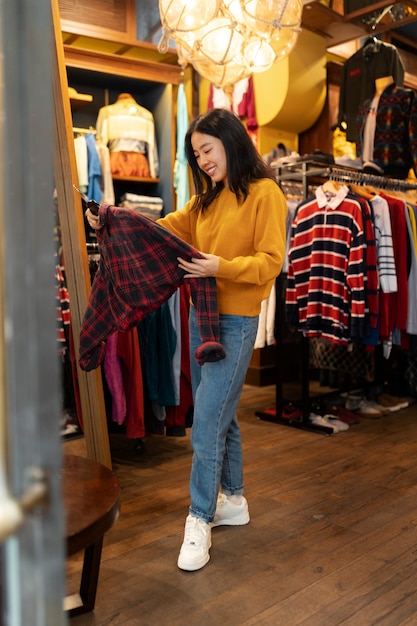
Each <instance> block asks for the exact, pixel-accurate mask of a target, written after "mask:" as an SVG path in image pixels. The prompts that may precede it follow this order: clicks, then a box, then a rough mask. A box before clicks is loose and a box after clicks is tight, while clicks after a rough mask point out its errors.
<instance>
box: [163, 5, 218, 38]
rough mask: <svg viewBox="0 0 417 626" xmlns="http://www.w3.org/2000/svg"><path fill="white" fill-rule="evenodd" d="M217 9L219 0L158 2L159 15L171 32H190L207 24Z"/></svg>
mask: <svg viewBox="0 0 417 626" xmlns="http://www.w3.org/2000/svg"><path fill="white" fill-rule="evenodd" d="M219 7H220V2H219V0H203V1H201V0H159V15H160V18H161V23H162V26H163V27H165V28H167V29H168V30H170V31H171V32H175V31H192V30H196V29H197V28H201V27H202V26H205V25H206V24H208V23H209V22H210V20H212V19H213V18H214V17H215V16H216V15H217V13H218V12H219Z"/></svg>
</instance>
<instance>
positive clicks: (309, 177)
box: [255, 161, 417, 435]
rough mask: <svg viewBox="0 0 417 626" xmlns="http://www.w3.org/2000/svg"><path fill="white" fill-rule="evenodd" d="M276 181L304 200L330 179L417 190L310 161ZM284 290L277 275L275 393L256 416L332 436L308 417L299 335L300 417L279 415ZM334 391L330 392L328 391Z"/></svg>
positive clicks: (281, 171)
mask: <svg viewBox="0 0 417 626" xmlns="http://www.w3.org/2000/svg"><path fill="white" fill-rule="evenodd" d="M276 173H277V180H278V182H284V181H290V182H299V183H300V184H301V186H302V197H303V199H306V198H307V196H308V191H309V187H310V186H311V185H317V186H318V185H321V184H323V182H325V180H334V181H336V182H341V183H346V184H349V183H352V184H356V185H369V186H372V187H376V188H378V189H381V190H386V191H400V192H401V191H402V192H406V191H411V190H417V182H416V183H412V182H408V181H405V180H399V179H394V178H388V177H385V176H378V175H376V174H368V173H364V172H361V171H359V170H354V169H352V168H348V167H345V166H341V165H330V164H329V165H323V164H320V163H317V162H314V161H296V162H293V163H288V164H283V165H280V166H278V167H277V168H276ZM285 291H286V275H285V274H281V275H280V276H279V277H278V278H277V280H276V314H275V340H276V385H275V388H276V393H275V407H274V410H272V411H271V409H267V410H264V411H256V413H255V414H256V416H257V417H259V418H260V419H261V420H264V421H268V422H274V423H276V424H283V425H285V426H290V427H293V428H298V429H303V430H310V431H314V432H317V433H321V434H324V435H332V434H333V432H334V431H333V429H332V428H327V427H326V426H320V425H318V424H313V423H312V422H311V421H310V420H309V412H310V403H311V397H310V380H309V369H310V349H309V339H308V338H307V337H304V336H303V337H302V338H301V381H300V385H301V407H302V408H301V412H302V416H301V417H296V418H294V419H288V418H287V417H283V416H282V413H283V408H284V404H285V402H286V401H285V400H284V397H283V384H284V363H283V350H282V349H283V346H284V328H285ZM331 393H332V394H334V391H333V392H331Z"/></svg>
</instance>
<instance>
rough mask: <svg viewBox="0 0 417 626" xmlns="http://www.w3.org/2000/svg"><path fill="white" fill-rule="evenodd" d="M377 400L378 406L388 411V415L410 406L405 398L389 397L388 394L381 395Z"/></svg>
mask: <svg viewBox="0 0 417 626" xmlns="http://www.w3.org/2000/svg"><path fill="white" fill-rule="evenodd" d="M377 400H378V403H379V404H381V405H382V406H384V407H386V408H387V409H389V411H390V413H393V412H394V411H399V410H400V409H406V408H407V407H408V406H409V405H410V402H409V400H407V398H400V397H397V396H391V395H390V394H388V393H383V394H381V395H380V396H378V398H377Z"/></svg>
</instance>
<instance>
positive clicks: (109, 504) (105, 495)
mask: <svg viewBox="0 0 417 626" xmlns="http://www.w3.org/2000/svg"><path fill="white" fill-rule="evenodd" d="M62 489H63V501H64V508H65V516H66V539H67V555H68V556H72V555H73V554H76V553H77V552H80V551H81V550H84V562H83V568H82V573H81V584H80V591H79V594H74V595H71V596H67V597H66V598H65V602H64V608H65V610H67V611H68V614H69V616H70V617H73V616H75V615H80V614H81V613H87V612H88V611H92V610H93V609H94V605H95V600H96V591H97V583H98V575H99V571H100V560H101V550H102V547H103V536H104V533H105V532H106V531H108V530H109V529H110V528H111V527H112V526H113V524H114V522H115V521H116V519H117V517H118V515H119V494H120V485H119V481H118V479H117V477H116V475H115V474H114V473H113V472H112V471H111V470H110V469H108V468H107V467H105V466H104V465H101V463H97V462H96V461H93V460H91V459H87V458H85V457H81V456H75V455H65V456H64V462H63V467H62Z"/></svg>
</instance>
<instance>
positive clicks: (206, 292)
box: [79, 206, 225, 371]
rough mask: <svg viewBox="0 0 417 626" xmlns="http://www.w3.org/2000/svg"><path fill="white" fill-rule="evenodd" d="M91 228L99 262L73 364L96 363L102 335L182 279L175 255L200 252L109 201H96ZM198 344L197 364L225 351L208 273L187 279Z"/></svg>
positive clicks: (125, 324) (132, 321)
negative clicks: (94, 224) (99, 225)
mask: <svg viewBox="0 0 417 626" xmlns="http://www.w3.org/2000/svg"><path fill="white" fill-rule="evenodd" d="M99 215H100V221H101V223H102V224H103V226H104V227H103V228H101V229H100V230H98V231H97V239H98V241H99V243H100V263H99V268H98V270H97V272H96V274H95V276H94V281H93V285H92V290H91V294H90V299H89V302H88V305H87V310H86V312H85V315H84V319H83V322H82V325H81V331H80V355H79V364H80V367H81V368H82V369H84V370H87V371H88V370H91V369H94V368H96V367H98V366H99V365H100V363H101V362H102V360H103V357H104V352H105V341H106V339H107V337H108V336H109V335H110V334H111V333H112V332H114V331H115V330H117V329H119V330H128V329H129V328H131V327H132V326H133V325H136V324H137V323H138V322H139V321H140V320H141V319H143V318H144V317H145V316H146V315H147V314H148V313H150V312H151V311H153V310H155V309H156V308H157V307H159V306H160V305H161V304H162V303H163V302H166V300H167V299H168V298H169V297H170V296H171V295H172V294H173V293H174V292H175V291H176V289H177V288H178V287H179V286H180V285H181V284H182V283H183V282H184V280H185V279H184V278H183V276H184V273H185V272H184V271H183V270H180V269H179V268H178V261H177V257H183V258H186V259H191V258H193V257H197V258H199V257H200V253H199V252H198V250H196V249H194V248H193V247H192V246H190V245H189V244H187V243H185V242H184V241H182V240H181V239H179V238H178V237H176V236H175V235H174V234H172V233H170V232H169V231H167V230H166V229H165V228H163V227H162V226H160V225H159V224H156V223H155V222H153V221H152V220H150V219H148V218H146V217H145V216H143V215H139V214H137V213H134V212H133V211H129V210H126V209H121V208H117V207H112V206H107V207H104V206H101V207H100V212H99ZM188 283H189V284H190V288H191V294H192V299H193V302H194V305H195V307H196V311H197V318H198V322H199V327H200V334H201V338H202V344H201V345H200V346H199V347H198V349H197V351H196V354H195V358H196V359H197V361H198V362H199V363H200V364H203V363H205V362H207V361H218V360H221V359H223V358H224V357H225V352H224V348H223V346H222V345H221V343H220V329H219V315H218V309H217V289H216V281H215V279H214V278H212V277H210V278H201V279H190V280H189V281H188Z"/></svg>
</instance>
